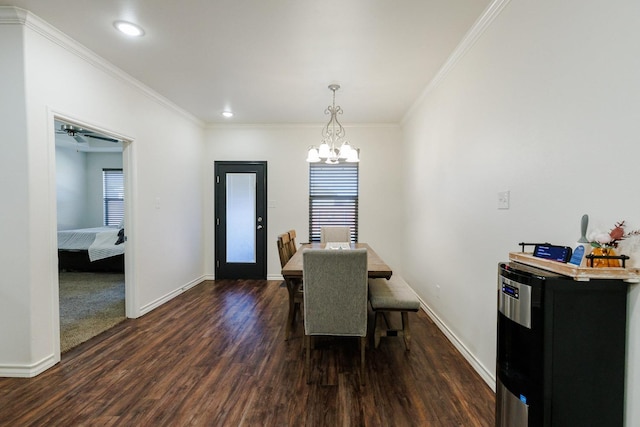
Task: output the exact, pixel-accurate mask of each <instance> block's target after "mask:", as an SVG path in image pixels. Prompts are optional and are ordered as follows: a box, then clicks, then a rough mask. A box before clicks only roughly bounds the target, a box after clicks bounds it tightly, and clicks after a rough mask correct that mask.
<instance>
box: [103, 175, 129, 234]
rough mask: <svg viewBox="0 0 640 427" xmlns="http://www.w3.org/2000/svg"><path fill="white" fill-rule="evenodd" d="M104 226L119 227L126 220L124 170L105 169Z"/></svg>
mask: <svg viewBox="0 0 640 427" xmlns="http://www.w3.org/2000/svg"><path fill="white" fill-rule="evenodd" d="M102 184H103V185H102V188H103V200H104V225H108V226H110V225H113V226H119V225H120V224H121V223H122V219H123V218H124V177H123V175H122V169H103V170H102Z"/></svg>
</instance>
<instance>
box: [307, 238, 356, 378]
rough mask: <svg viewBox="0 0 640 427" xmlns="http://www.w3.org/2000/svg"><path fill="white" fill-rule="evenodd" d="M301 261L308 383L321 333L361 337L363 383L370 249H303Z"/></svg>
mask: <svg viewBox="0 0 640 427" xmlns="http://www.w3.org/2000/svg"><path fill="white" fill-rule="evenodd" d="M302 260H303V261H302V265H303V279H304V333H305V347H306V362H305V371H306V377H307V383H309V382H310V378H311V347H312V343H313V341H312V340H313V337H315V336H318V335H320V336H353V337H359V338H360V340H359V344H360V383H361V384H364V373H365V346H366V335H367V250H366V249H347V250H333V249H304V252H303V253H302Z"/></svg>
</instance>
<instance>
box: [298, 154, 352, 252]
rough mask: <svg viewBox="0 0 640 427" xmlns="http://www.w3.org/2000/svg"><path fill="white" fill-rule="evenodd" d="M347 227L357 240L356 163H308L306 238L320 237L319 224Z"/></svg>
mask: <svg viewBox="0 0 640 427" xmlns="http://www.w3.org/2000/svg"><path fill="white" fill-rule="evenodd" d="M325 225H342V226H348V227H350V228H351V241H352V242H357V241H358V163H346V164H339V165H328V164H326V163H309V239H310V240H311V241H312V242H319V241H320V227H322V226H325Z"/></svg>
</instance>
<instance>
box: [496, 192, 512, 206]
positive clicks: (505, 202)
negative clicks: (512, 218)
mask: <svg viewBox="0 0 640 427" xmlns="http://www.w3.org/2000/svg"><path fill="white" fill-rule="evenodd" d="M509 198H510V194H509V190H507V191H500V192H499V193H498V209H509Z"/></svg>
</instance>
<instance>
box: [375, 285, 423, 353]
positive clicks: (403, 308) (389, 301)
mask: <svg viewBox="0 0 640 427" xmlns="http://www.w3.org/2000/svg"><path fill="white" fill-rule="evenodd" d="M369 303H370V304H371V308H372V309H373V312H374V314H375V315H374V346H375V348H378V346H379V345H380V337H391V336H398V335H400V336H402V337H403V338H404V345H405V348H406V350H407V351H409V349H410V343H411V330H410V328H409V312H410V311H413V312H416V311H418V310H419V309H420V301H419V300H418V298H417V297H416V295H415V293H414V292H413V290H412V289H411V288H410V287H409V285H408V284H407V282H405V281H404V279H403V278H402V277H400V276H399V275H397V274H394V275H393V276H391V278H389V279H369ZM388 312H400V316H401V318H402V327H401V328H400V329H392V328H391V327H390V324H389V319H388V318H387V313H388ZM379 315H382V317H383V319H384V325H383V326H386V328H384V327H383V326H381V325H379V324H378V323H380V322H379V320H380V319H379Z"/></svg>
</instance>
